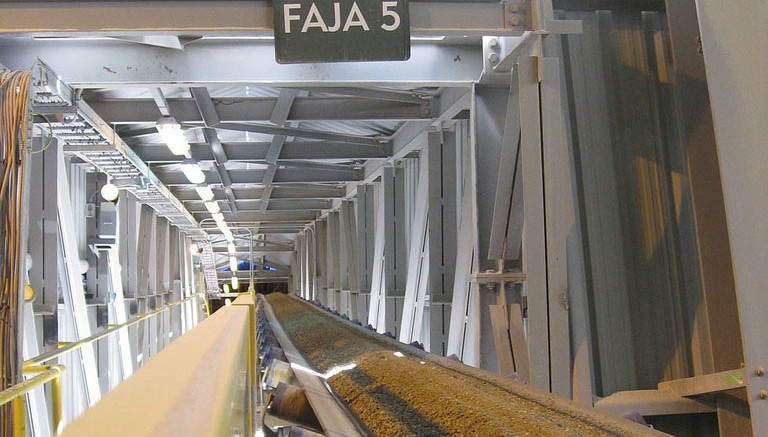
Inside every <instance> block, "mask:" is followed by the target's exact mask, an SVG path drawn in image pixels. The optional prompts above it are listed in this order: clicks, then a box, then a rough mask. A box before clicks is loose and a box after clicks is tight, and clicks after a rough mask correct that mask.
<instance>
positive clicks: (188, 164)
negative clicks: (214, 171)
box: [181, 159, 205, 184]
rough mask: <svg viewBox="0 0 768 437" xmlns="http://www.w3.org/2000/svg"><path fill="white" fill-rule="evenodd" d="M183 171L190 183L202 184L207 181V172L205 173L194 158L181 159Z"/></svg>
mask: <svg viewBox="0 0 768 437" xmlns="http://www.w3.org/2000/svg"><path fill="white" fill-rule="evenodd" d="M181 171H182V172H183V173H184V176H186V177H187V180H188V181H189V182H190V183H193V184H200V183H203V182H205V173H203V170H202V169H201V168H200V166H199V165H198V164H197V163H196V162H195V161H194V160H192V159H185V160H183V161H181Z"/></svg>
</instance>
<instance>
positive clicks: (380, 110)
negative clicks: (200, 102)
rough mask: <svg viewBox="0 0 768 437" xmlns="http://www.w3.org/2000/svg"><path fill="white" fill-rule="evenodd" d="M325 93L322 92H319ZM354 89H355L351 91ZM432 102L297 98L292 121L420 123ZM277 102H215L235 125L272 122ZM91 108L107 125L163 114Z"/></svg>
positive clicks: (126, 105)
mask: <svg viewBox="0 0 768 437" xmlns="http://www.w3.org/2000/svg"><path fill="white" fill-rule="evenodd" d="M318 89H321V88H318ZM350 89H351V88H350ZM432 100H433V99H429V100H428V102H429V104H428V105H422V104H421V102H419V103H418V104H414V103H413V102H397V101H388V100H368V99H358V98H348V97H297V98H296V99H295V100H294V102H293V106H292V107H291V110H290V113H289V114H288V118H287V120H288V121H325V120H366V121H378V120H418V119H424V118H429V117H430V116H431V112H432V109H431V107H432V106H434V105H435V104H436V101H434V102H433V101H432ZM276 103H277V99H272V98H248V97H246V98H236V99H235V98H214V99H213V104H214V106H215V107H216V112H217V113H218V114H219V117H220V118H221V121H224V122H231V123H243V122H253V121H257V122H263V121H269V120H270V118H271V116H272V108H273V107H274V106H275V104H276ZM88 104H89V105H91V107H92V108H93V109H94V110H95V111H96V113H97V114H99V115H100V116H101V117H102V118H103V119H104V120H105V121H106V122H108V123H110V124H113V123H153V122H155V121H156V120H157V119H158V118H160V115H161V112H159V111H158V108H157V107H155V105H154V104H153V102H152V101H151V100H149V99H105V100H97V99H93V98H91V99H88ZM167 104H168V105H169V107H170V108H171V109H172V110H173V112H174V114H177V116H176V119H177V120H179V121H180V122H184V123H201V122H202V121H203V118H202V117H201V115H200V113H199V112H198V108H197V107H196V106H195V103H194V101H191V100H189V99H169V100H168V101H167Z"/></svg>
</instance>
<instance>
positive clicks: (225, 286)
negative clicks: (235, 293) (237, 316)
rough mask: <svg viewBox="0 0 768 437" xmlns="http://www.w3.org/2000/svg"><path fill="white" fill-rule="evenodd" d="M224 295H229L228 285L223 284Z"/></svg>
mask: <svg viewBox="0 0 768 437" xmlns="http://www.w3.org/2000/svg"><path fill="white" fill-rule="evenodd" d="M224 293H229V284H224Z"/></svg>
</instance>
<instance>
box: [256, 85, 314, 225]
mask: <svg viewBox="0 0 768 437" xmlns="http://www.w3.org/2000/svg"><path fill="white" fill-rule="evenodd" d="M304 93H305V94H306V91H304ZM296 96H297V91H296V90H292V89H288V88H283V89H281V90H280V95H279V96H278V98H277V101H276V102H275V107H274V109H273V110H272V116H271V117H270V118H269V122H270V123H272V124H274V125H276V126H283V127H298V126H299V124H298V123H287V120H288V112H290V110H291V106H293V101H294V99H295V98H296ZM287 139H288V137H287V136H285V135H275V136H274V137H272V144H270V146H269V150H267V156H266V157H265V161H266V162H267V165H268V166H269V167H267V170H266V171H265V172H264V179H263V181H262V184H263V185H264V191H262V193H261V204H260V205H259V209H260V210H261V211H266V210H267V207H269V197H270V196H271V195H272V182H273V181H274V180H275V172H277V159H278V158H280V153H281V152H282V150H283V145H284V144H285V140H287Z"/></svg>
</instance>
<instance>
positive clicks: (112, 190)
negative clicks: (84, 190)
mask: <svg viewBox="0 0 768 437" xmlns="http://www.w3.org/2000/svg"><path fill="white" fill-rule="evenodd" d="M119 194H120V191H119V190H118V189H117V186H115V184H113V183H111V182H110V183H108V184H104V186H103V187H101V197H102V198H104V200H106V201H107V202H113V201H114V200H115V199H117V196H118V195H119Z"/></svg>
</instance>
